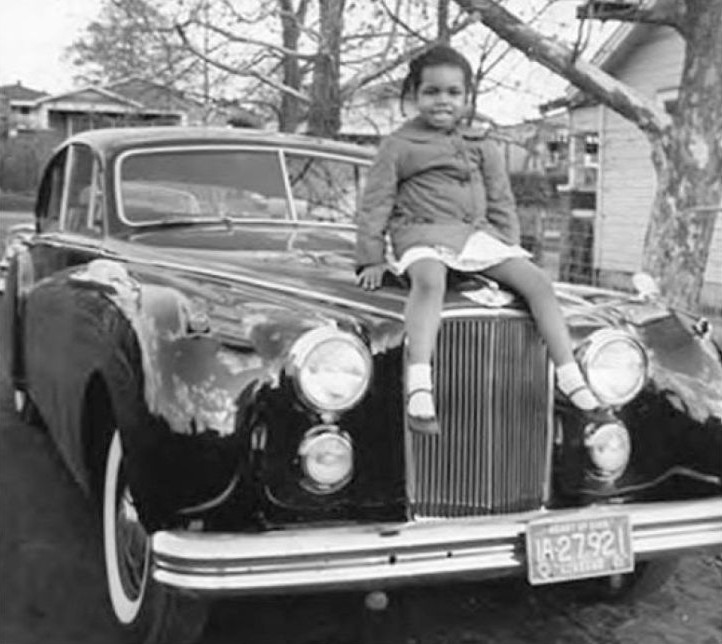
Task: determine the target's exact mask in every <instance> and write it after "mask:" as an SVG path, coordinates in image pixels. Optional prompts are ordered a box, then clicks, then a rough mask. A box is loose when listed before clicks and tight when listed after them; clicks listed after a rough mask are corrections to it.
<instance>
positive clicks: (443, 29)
mask: <svg viewBox="0 0 722 644" xmlns="http://www.w3.org/2000/svg"><path fill="white" fill-rule="evenodd" d="M436 40H437V41H438V42H441V43H444V44H445V45H448V44H449V42H451V30H450V29H449V0H438V4H437V9H436Z"/></svg>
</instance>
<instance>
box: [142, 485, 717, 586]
mask: <svg viewBox="0 0 722 644" xmlns="http://www.w3.org/2000/svg"><path fill="white" fill-rule="evenodd" d="M620 513H625V514H627V515H628V516H629V517H630V520H631V526H632V540H633V546H634V552H635V556H636V557H637V559H638V560H643V559H649V558H651V557H653V556H662V555H671V554H681V553H684V552H686V551H690V550H697V549H706V548H717V547H719V546H721V545H722V498H721V497H717V498H713V499H704V500H698V501H677V502H663V503H652V504H642V503H637V504H630V505H600V506H594V507H587V508H584V509H569V510H558V511H555V512H554V513H551V512H545V511H538V512H531V513H521V514H515V515H508V516H504V517H475V518H471V519H468V518H459V519H447V520H443V521H424V522H417V523H406V524H398V525H394V524H374V525H354V526H344V527H335V528H328V527H327V528H319V529H317V530H310V529H306V530H298V529H291V530H279V531H275V532H262V533H254V534H209V533H198V532H183V531H161V532H157V533H155V534H154V535H153V537H152V547H151V550H152V561H153V577H154V578H155V580H156V581H158V582H160V583H162V584H165V585H167V586H171V587H174V588H177V589H184V590H190V591H195V592H198V593H222V594H259V593H262V592H270V593H273V592H280V591H283V592H284V593H285V592H294V591H295V592H301V591H310V590H313V591H320V590H332V589H337V588H344V589H350V588H363V587H367V588H368V587H383V586H390V585H395V584H396V585H398V584H402V583H405V582H412V581H413V582H419V581H434V580H441V579H443V578H445V577H455V578H459V577H464V578H476V579H484V578H494V577H500V576H503V575H509V574H513V575H517V576H521V575H523V574H524V573H525V570H526V563H525V553H524V535H525V531H526V525H527V524H528V523H530V522H531V521H533V520H538V519H544V520H550V519H552V518H553V517H558V518H559V519H560V520H570V519H576V518H579V519H581V518H585V519H589V518H598V517H602V516H605V515H608V514H620Z"/></svg>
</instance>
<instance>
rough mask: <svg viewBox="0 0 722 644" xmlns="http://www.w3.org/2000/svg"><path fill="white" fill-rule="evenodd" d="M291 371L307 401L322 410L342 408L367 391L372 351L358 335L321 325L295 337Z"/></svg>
mask: <svg viewBox="0 0 722 644" xmlns="http://www.w3.org/2000/svg"><path fill="white" fill-rule="evenodd" d="M290 372H291V374H292V375H293V378H294V381H295V383H296V388H297V390H298V392H299V394H300V395H301V397H302V398H303V399H304V400H305V401H306V403H307V404H309V405H310V406H311V407H315V408H316V409H319V410H322V411H342V410H344V409H349V408H350V407H353V406H354V405H355V404H356V403H357V402H358V401H359V400H360V399H361V397H362V396H363V395H364V394H365V393H366V390H367V389H368V385H369V381H370V380H371V355H370V354H369V352H368V349H367V348H366V347H365V346H364V344H363V343H362V342H361V340H359V338H357V337H356V336H355V335H353V334H351V333H347V332H345V331H339V330H338V329H334V328H329V327H321V328H318V329H314V330H313V331H309V332H308V333H306V334H304V335H303V336H301V337H300V338H299V339H298V340H297V341H296V344H295V345H294V346H293V348H292V349H291V369H290Z"/></svg>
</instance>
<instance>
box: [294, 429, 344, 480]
mask: <svg viewBox="0 0 722 644" xmlns="http://www.w3.org/2000/svg"><path fill="white" fill-rule="evenodd" d="M298 455H299V456H300V458H301V469H302V470H303V473H304V475H305V479H304V481H303V482H302V483H303V485H304V487H305V488H306V489H308V490H309V491H310V492H314V493H316V494H330V493H332V492H336V491H337V490H339V489H341V488H342V487H343V486H344V485H346V484H347V483H348V482H349V481H350V480H351V476H352V475H353V445H352V443H351V437H350V436H349V435H348V434H347V433H346V432H342V431H340V430H339V429H338V427H335V426H333V425H321V426H318V427H314V428H313V429H311V430H309V431H308V432H306V435H305V436H304V437H303V440H302V441H301V444H300V446H299V448H298Z"/></svg>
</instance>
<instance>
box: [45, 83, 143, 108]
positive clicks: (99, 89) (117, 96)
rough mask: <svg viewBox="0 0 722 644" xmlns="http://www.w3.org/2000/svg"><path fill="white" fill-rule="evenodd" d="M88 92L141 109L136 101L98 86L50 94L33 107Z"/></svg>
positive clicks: (140, 104)
mask: <svg viewBox="0 0 722 644" xmlns="http://www.w3.org/2000/svg"><path fill="white" fill-rule="evenodd" d="M88 90H92V91H95V92H98V93H100V94H104V95H105V96H107V97H108V98H112V99H113V100H115V101H118V102H120V103H125V104H127V105H130V106H131V107H136V108H139V109H143V104H142V103H139V102H138V101H134V100H133V99H131V98H127V97H125V96H122V95H121V94H117V93H115V92H112V91H110V90H108V89H104V88H103V87H101V86H99V85H85V86H83V87H79V88H78V89H74V90H70V91H68V92H61V93H60V94H52V95H50V96H44V97H43V98H39V99H37V100H36V101H35V105H40V104H41V103H48V102H50V101H57V100H58V99H61V98H64V97H66V96H72V95H73V94H77V93H78V92H86V91H88Z"/></svg>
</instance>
